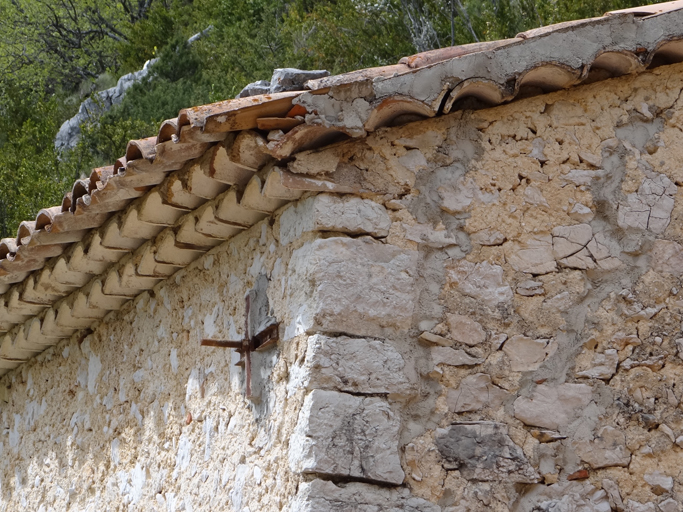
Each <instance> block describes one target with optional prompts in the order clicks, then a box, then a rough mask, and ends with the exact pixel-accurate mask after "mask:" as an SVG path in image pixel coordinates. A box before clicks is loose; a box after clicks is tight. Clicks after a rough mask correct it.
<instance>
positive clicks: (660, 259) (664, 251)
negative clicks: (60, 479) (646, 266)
mask: <svg viewBox="0 0 683 512" xmlns="http://www.w3.org/2000/svg"><path fill="white" fill-rule="evenodd" d="M652 269H653V270H654V271H655V272H660V273H662V274H673V275H675V276H680V275H683V247H681V245H680V244H678V243H676V242H673V241H671V240H655V243H654V245H653V247H652Z"/></svg>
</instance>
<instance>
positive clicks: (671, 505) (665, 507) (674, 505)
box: [657, 498, 681, 512]
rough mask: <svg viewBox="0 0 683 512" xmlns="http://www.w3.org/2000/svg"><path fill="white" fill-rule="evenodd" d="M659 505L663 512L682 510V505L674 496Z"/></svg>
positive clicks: (678, 511)
mask: <svg viewBox="0 0 683 512" xmlns="http://www.w3.org/2000/svg"><path fill="white" fill-rule="evenodd" d="M657 506H658V507H659V510H661V511H662V512H680V510H681V507H680V505H679V504H678V502H677V501H676V500H674V499H673V498H667V499H665V500H664V501H662V502H661V503H660V504H659V505H657Z"/></svg>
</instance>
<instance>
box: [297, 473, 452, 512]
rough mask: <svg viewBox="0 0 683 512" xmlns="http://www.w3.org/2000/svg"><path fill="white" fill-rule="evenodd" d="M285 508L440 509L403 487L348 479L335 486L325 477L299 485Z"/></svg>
mask: <svg viewBox="0 0 683 512" xmlns="http://www.w3.org/2000/svg"><path fill="white" fill-rule="evenodd" d="M287 510H288V511H289V512H352V511H359V512H360V511H362V512H366V511H367V512H441V507H439V506H438V505H434V504H433V503H430V502H428V501H426V500H423V499H422V498H418V497H416V496H412V495H411V494H410V491H409V490H408V489H405V488H398V489H388V488H386V487H378V486H376V485H370V484H365V483H358V482H352V483H348V484H345V485H342V486H337V485H335V484H334V483H333V482H330V481H326V480H313V481H312V482H303V483H301V484H300V485H299V492H298V493H297V495H296V497H295V498H294V500H293V502H292V504H291V506H290V507H289V508H288V509H287Z"/></svg>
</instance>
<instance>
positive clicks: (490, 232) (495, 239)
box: [470, 229, 506, 245]
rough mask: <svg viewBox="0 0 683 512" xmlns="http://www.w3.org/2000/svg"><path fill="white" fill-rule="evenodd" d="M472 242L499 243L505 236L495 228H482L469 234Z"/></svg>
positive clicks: (503, 240) (480, 243) (481, 243)
mask: <svg viewBox="0 0 683 512" xmlns="http://www.w3.org/2000/svg"><path fill="white" fill-rule="evenodd" d="M470 240H472V242H473V243H475V244H479V245H501V244H502V243H503V242H505V240H506V238H505V235H503V233H501V232H500V231H496V230H495V229H482V230H481V231H477V232H476V233H473V234H472V235H471V236H470Z"/></svg>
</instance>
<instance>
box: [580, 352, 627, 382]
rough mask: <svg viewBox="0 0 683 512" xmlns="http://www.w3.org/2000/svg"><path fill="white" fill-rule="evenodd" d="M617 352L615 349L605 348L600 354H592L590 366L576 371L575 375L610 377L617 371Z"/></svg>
mask: <svg viewBox="0 0 683 512" xmlns="http://www.w3.org/2000/svg"><path fill="white" fill-rule="evenodd" d="M618 364H619V354H618V353H617V351H616V350H615V349H607V350H605V352H604V353H602V354H594V355H593V359H592V361H591V364H590V367H589V368H586V369H584V370H581V371H577V372H576V376H577V377H584V378H588V379H610V378H612V375H614V373H615V372H616V371H617V365H618Z"/></svg>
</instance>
